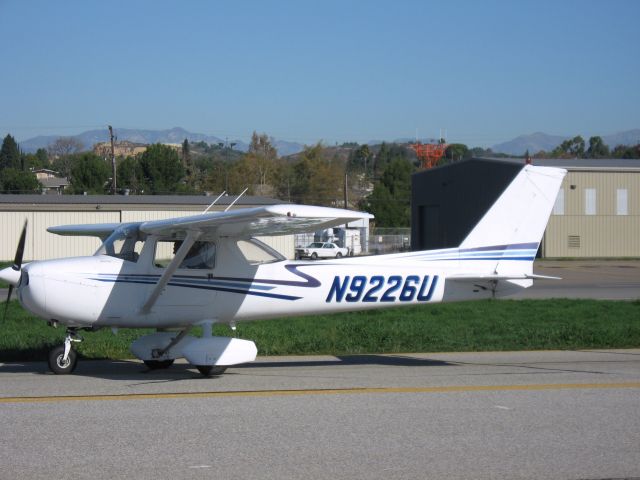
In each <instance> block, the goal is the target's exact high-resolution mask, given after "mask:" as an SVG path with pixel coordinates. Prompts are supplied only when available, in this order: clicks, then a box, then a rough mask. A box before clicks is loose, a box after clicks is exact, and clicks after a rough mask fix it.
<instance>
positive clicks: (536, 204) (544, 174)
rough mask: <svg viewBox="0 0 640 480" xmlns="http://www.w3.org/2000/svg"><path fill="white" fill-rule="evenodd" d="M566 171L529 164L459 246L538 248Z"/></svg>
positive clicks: (472, 247) (469, 247)
mask: <svg viewBox="0 0 640 480" xmlns="http://www.w3.org/2000/svg"><path fill="white" fill-rule="evenodd" d="M566 173H567V171H566V170H563V169H560V168H550V167H534V166H532V165H526V166H525V167H524V168H523V169H522V170H521V171H520V173H518V175H516V177H515V178H514V179H513V181H512V182H511V183H510V184H509V186H508V187H507V189H506V190H505V191H504V192H503V193H502V195H500V197H499V198H498V200H496V202H495V203H494V204H493V206H492V207H491V208H490V209H489V211H487V213H486V214H485V215H484V217H482V220H480V222H478V224H477V225H476V226H475V227H474V229H473V230H472V231H471V233H469V235H467V238H465V239H464V240H463V242H462V243H461V244H460V249H478V248H482V247H495V246H506V247H507V248H508V249H509V248H510V247H513V248H512V249H513V250H517V249H526V250H530V249H536V250H537V248H538V246H539V245H540V241H541V240H542V235H543V234H544V229H545V227H546V226H547V222H548V220H549V216H550V215H551V209H552V208H553V204H554V203H555V201H556V196H557V195H558V191H559V190H560V184H561V183H562V179H563V178H564V176H565V175H566Z"/></svg>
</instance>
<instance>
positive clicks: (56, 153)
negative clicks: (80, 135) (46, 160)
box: [47, 137, 84, 158]
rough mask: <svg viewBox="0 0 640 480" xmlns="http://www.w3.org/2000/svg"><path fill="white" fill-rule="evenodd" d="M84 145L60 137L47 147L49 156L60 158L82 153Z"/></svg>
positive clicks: (72, 139)
mask: <svg viewBox="0 0 640 480" xmlns="http://www.w3.org/2000/svg"><path fill="white" fill-rule="evenodd" d="M83 148H84V145H82V142H80V141H79V140H77V139H75V138H73V137H60V138H58V139H57V140H56V141H55V142H53V143H52V144H50V145H49V146H48V147H47V150H48V151H49V156H51V157H53V158H61V157H66V156H68V155H71V154H72V153H78V152H80V151H82V149H83Z"/></svg>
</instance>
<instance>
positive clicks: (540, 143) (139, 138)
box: [19, 127, 640, 156]
mask: <svg viewBox="0 0 640 480" xmlns="http://www.w3.org/2000/svg"><path fill="white" fill-rule="evenodd" d="M115 134H116V136H117V138H118V140H128V141H130V142H135V143H147V144H150V143H182V142H183V141H184V139H185V138H186V139H188V140H189V142H191V143H194V142H206V143H209V144H216V143H221V142H225V140H223V139H222V138H220V137H216V136H215V135H206V134H203V133H192V132H189V131H187V130H185V129H184V128H180V127H174V128H171V129H169V130H137V129H127V128H119V129H116V130H115ZM58 138H60V135H45V136H38V137H33V138H30V139H28V140H24V141H22V142H19V143H20V148H21V149H22V151H23V152H27V153H33V152H35V151H36V150H37V149H39V148H47V146H49V145H50V144H51V143H53V142H55V141H56V140H57V139H58ZM71 138H74V139H76V140H78V141H79V142H80V143H82V145H83V146H84V148H85V149H90V148H91V147H92V146H93V145H94V144H96V143H99V142H108V141H109V132H108V130H107V129H106V128H105V129H101V130H88V131H86V132H82V133H80V134H78V135H73V136H71ZM568 138H572V136H568V135H567V136H562V135H549V134H547V133H542V132H536V133H532V134H530V135H520V136H519V137H516V138H514V139H513V140H509V141H508V142H504V143H498V144H496V145H493V146H492V147H491V150H493V151H494V152H496V153H506V154H508V155H523V154H524V153H525V152H526V151H527V150H529V153H531V154H532V155H533V154H534V153H536V152H539V151H541V150H544V151H545V152H550V151H551V150H553V149H554V148H556V147H557V146H558V145H560V144H561V143H562V142H563V141H564V140H567V139H568ZM583 138H584V139H585V143H587V145H588V141H589V137H586V136H583ZM602 140H603V141H604V143H606V144H607V145H609V147H610V148H612V149H613V148H614V147H615V146H616V145H636V144H638V143H640V129H634V130H627V131H624V132H618V133H613V134H611V135H604V136H603V137H602ZM412 141H413V140H411V139H398V140H395V143H411V142H412ZM232 142H233V143H235V145H234V148H235V149H236V150H240V151H242V152H246V151H247V150H248V149H249V145H248V144H247V143H246V142H243V141H242V140H232ZM368 143H369V144H370V145H371V144H373V143H376V144H379V143H382V141H381V140H380V141H375V142H374V141H371V142H368ZM273 144H274V146H275V147H276V149H277V150H278V154H279V155H280V156H286V155H293V154H296V153H299V152H301V151H302V150H303V149H304V145H302V144H301V143H296V142H288V141H286V140H278V139H274V140H273ZM469 146H470V147H473V146H474V145H469Z"/></svg>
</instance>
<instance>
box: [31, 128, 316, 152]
mask: <svg viewBox="0 0 640 480" xmlns="http://www.w3.org/2000/svg"><path fill="white" fill-rule="evenodd" d="M114 133H115V135H116V136H117V137H118V140H128V141H130V142H135V143H147V144H149V143H182V142H183V141H184V139H185V138H186V139H188V140H189V142H192V143H193V142H206V143H209V144H216V143H220V142H223V141H224V140H223V139H221V138H219V137H216V136H214V135H205V134H203V133H192V132H189V131H187V130H185V129H184V128H180V127H174V128H171V129H169V130H136V129H128V128H116V129H114ZM62 136H66V135H45V136H38V137H34V138H30V139H28V140H24V141H22V142H19V143H20V149H21V150H22V151H23V152H27V153H33V152H35V151H36V150H38V149H39V148H47V146H49V145H50V144H52V143H53V142H55V141H56V140H57V139H58V138H60V137H62ZM70 137H71V138H74V139H76V140H78V141H79V142H80V143H82V145H83V147H84V148H85V149H86V150H90V149H91V147H93V145H94V144H96V143H99V142H108V141H109V131H108V130H107V129H106V128H105V129H101V130H89V131H86V132H82V133H80V134H78V135H70ZM231 141H232V142H234V143H235V144H236V145H235V147H234V148H235V149H236V150H240V151H242V152H246V151H247V150H248V148H249V145H248V144H247V143H246V142H243V141H242V140H231ZM274 146H275V147H276V148H277V149H278V153H279V154H280V155H290V154H292V153H297V152H300V151H301V150H302V148H303V146H302V145H300V144H299V143H294V142H287V141H284V140H274Z"/></svg>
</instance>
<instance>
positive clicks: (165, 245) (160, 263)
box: [153, 240, 216, 270]
mask: <svg viewBox="0 0 640 480" xmlns="http://www.w3.org/2000/svg"><path fill="white" fill-rule="evenodd" d="M181 246H182V241H181V240H158V241H157V242H156V251H155V255H154V260H153V264H154V265H155V266H156V267H159V268H165V267H166V266H167V265H169V263H170V262H171V260H173V258H174V257H175V256H176V253H177V252H178V250H179V249H180V247H181ZM215 265H216V244H215V243H213V242H195V243H194V244H193V245H192V246H191V248H190V249H189V252H188V253H187V255H186V257H184V260H182V263H180V266H179V267H178V268H183V269H184V268H186V269H190V270H213V269H214V268H215Z"/></svg>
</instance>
